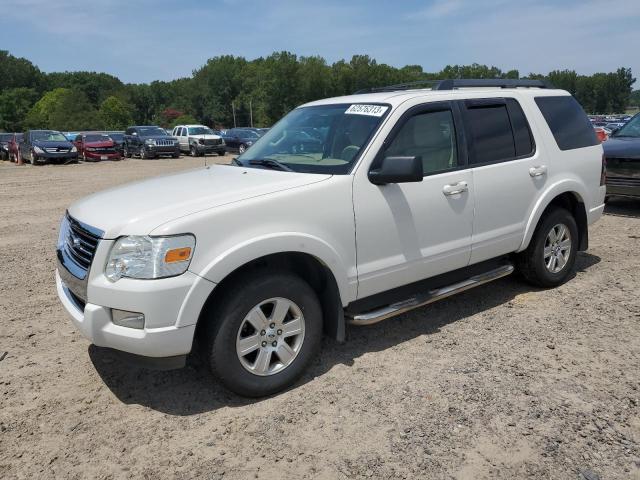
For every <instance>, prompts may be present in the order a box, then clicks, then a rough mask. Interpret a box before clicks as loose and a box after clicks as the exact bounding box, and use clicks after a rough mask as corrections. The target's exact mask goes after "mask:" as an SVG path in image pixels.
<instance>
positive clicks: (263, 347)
mask: <svg viewBox="0 0 640 480" xmlns="http://www.w3.org/2000/svg"><path fill="white" fill-rule="evenodd" d="M304 330H305V321H304V315H303V313H302V310H301V309H300V307H298V305H296V304H295V303H294V302H293V301H291V300H289V299H286V298H282V297H276V298H270V299H268V300H264V301H262V302H260V303H259V304H258V305H256V306H255V307H253V308H252V309H251V310H250V311H249V313H248V314H247V315H246V316H245V318H244V320H243V321H242V323H241V324H240V328H239V329H238V335H237V338H236V353H237V355H238V359H239V360H240V363H241V364H242V366H243V367H244V368H245V369H246V370H247V371H249V372H251V373H253V374H254V375H258V376H268V375H274V374H276V373H279V372H281V371H282V370H284V369H285V368H287V367H288V366H289V365H291V364H292V363H293V361H294V360H295V358H296V357H297V356H298V353H300V350H301V348H302V344H303V342H304Z"/></svg>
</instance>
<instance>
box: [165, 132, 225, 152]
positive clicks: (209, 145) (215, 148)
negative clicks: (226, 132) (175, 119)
mask: <svg viewBox="0 0 640 480" xmlns="http://www.w3.org/2000/svg"><path fill="white" fill-rule="evenodd" d="M171 136H173V137H176V138H177V139H178V142H179V144H180V151H181V152H188V153H189V154H190V155H191V156H192V157H199V156H200V155H206V154H207V153H217V154H218V155H220V156H222V155H224V154H225V153H226V146H225V144H224V140H223V139H222V137H221V136H220V135H217V134H216V133H215V132H214V131H213V130H211V129H210V128H209V127H207V126H205V125H177V126H175V127H174V128H173V131H172V132H171Z"/></svg>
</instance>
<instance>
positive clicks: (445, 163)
mask: <svg viewBox="0 0 640 480" xmlns="http://www.w3.org/2000/svg"><path fill="white" fill-rule="evenodd" d="M457 117H459V115H458V114H457V113H456V112H454V111H453V110H452V107H451V104H450V103H449V102H436V103H433V102H432V103H427V104H422V105H417V106H415V107H413V108H410V109H409V110H408V111H407V112H406V113H405V114H404V115H403V116H402V117H401V118H400V119H399V120H398V121H397V123H396V126H395V127H394V128H393V129H392V130H391V132H390V134H389V137H388V138H387V139H386V140H385V143H384V145H383V147H382V148H381V150H380V152H379V153H378V154H377V156H376V160H374V162H373V165H375V163H376V161H378V160H379V159H380V158H382V156H387V157H389V156H394V157H397V156H420V157H421V158H422V162H423V169H424V178H423V180H422V182H417V183H398V184H388V185H374V184H373V183H371V182H369V181H368V178H367V176H366V175H362V174H360V173H361V172H358V173H359V174H358V175H356V176H355V177H354V191H353V202H354V210H355V223H356V249H357V261H358V298H366V297H368V296H370V295H374V294H376V293H380V292H383V291H386V290H390V289H392V288H395V287H399V286H402V285H407V284H410V283H413V282H416V281H418V280H422V279H425V278H429V277H432V276H435V275H438V274H441V273H445V272H447V271H450V270H455V269H458V268H462V267H465V266H467V264H468V263H469V258H470V255H471V234H472V227H473V214H474V187H473V176H472V173H471V171H470V170H468V169H467V168H466V154H465V152H464V149H463V147H462V143H461V141H460V136H459V135H458V132H459V131H460V128H461V125H460V121H459V120H458V121H456V120H454V118H457ZM368 169H370V168H368ZM368 169H367V170H368Z"/></svg>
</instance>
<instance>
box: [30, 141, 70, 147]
mask: <svg viewBox="0 0 640 480" xmlns="http://www.w3.org/2000/svg"><path fill="white" fill-rule="evenodd" d="M33 145H37V146H38V147H43V148H58V147H62V148H72V147H73V144H72V143H71V142H69V141H63V140H60V141H58V140H56V141H47V140H34V141H33Z"/></svg>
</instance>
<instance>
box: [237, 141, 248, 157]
mask: <svg viewBox="0 0 640 480" xmlns="http://www.w3.org/2000/svg"><path fill="white" fill-rule="evenodd" d="M246 151H247V147H246V145H244V144H243V143H241V144H240V146H239V147H238V153H239V154H241V155H242V154H243V153H244V152H246Z"/></svg>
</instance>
